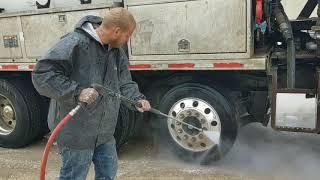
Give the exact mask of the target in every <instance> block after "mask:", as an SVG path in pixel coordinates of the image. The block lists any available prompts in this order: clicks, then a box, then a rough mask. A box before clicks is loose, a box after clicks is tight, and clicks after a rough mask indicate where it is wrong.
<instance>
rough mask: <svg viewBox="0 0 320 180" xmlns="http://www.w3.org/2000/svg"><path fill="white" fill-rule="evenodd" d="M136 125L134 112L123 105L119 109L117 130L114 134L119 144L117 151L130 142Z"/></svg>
mask: <svg viewBox="0 0 320 180" xmlns="http://www.w3.org/2000/svg"><path fill="white" fill-rule="evenodd" d="M134 124H135V122H134V112H133V111H131V110H129V109H128V108H127V107H125V106H124V105H121V106H120V109H119V116H118V122H117V126H116V130H115V133H114V137H115V139H116V143H117V149H119V148H120V147H121V146H122V145H123V144H125V143H126V142H128V140H129V138H130V136H131V135H132V131H133V128H134Z"/></svg>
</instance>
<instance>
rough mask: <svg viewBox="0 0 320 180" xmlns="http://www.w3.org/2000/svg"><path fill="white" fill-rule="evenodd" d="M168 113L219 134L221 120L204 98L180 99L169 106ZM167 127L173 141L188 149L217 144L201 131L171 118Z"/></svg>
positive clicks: (202, 149) (203, 147) (203, 149)
mask: <svg viewBox="0 0 320 180" xmlns="http://www.w3.org/2000/svg"><path fill="white" fill-rule="evenodd" d="M169 114H170V115H171V116H173V117H175V118H178V119H179V120H180V121H183V122H186V123H188V124H191V125H193V126H195V127H198V128H202V129H204V130H209V131H214V132H218V134H219V136H220V133H221V122H220V119H219V116H218V114H217V112H216V111H215V109H214V108H213V107H212V106H211V105H210V104H209V103H208V102H206V101H204V100H201V99H197V98H185V99H181V100H179V101H178V102H176V103H175V104H174V105H173V106H172V107H171V109H170V111H169ZM168 128H169V132H170V135H171V137H172V138H173V139H174V140H175V142H176V143H178V144H179V145H180V146H181V147H183V148H185V149H187V150H189V151H193V152H201V151H206V150H208V149H210V148H212V147H213V146H215V145H218V144H219V142H212V141H211V140H210V139H209V138H208V137H206V135H204V134H203V132H200V131H198V130H196V129H194V128H192V127H190V126H188V125H184V124H182V123H180V122H175V121H174V120H171V119H168Z"/></svg>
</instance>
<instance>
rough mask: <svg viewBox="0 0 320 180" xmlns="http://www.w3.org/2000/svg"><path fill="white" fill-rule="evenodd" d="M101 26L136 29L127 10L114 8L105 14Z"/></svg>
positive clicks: (132, 18)
mask: <svg viewBox="0 0 320 180" xmlns="http://www.w3.org/2000/svg"><path fill="white" fill-rule="evenodd" d="M102 25H103V26H104V27H105V28H110V27H114V26H118V27H120V28H121V29H124V30H129V29H131V28H135V27H136V21H135V19H134V17H133V15H132V14H131V13H130V12H129V11H128V10H127V9H125V8H122V7H116V8H112V9H110V11H108V12H107V13H106V15H105V16H104V18H103V20H102Z"/></svg>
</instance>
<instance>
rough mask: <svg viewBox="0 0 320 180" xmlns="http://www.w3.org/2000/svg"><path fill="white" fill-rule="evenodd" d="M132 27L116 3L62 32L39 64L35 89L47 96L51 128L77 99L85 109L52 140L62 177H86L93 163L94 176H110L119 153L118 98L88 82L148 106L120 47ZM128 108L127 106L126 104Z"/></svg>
mask: <svg viewBox="0 0 320 180" xmlns="http://www.w3.org/2000/svg"><path fill="white" fill-rule="evenodd" d="M135 26H136V22H135V20H134V18H133V16H132V15H131V14H130V13H129V12H128V11H127V10H126V9H124V8H114V9H111V10H110V12H107V13H106V15H105V17H104V18H103V19H101V18H100V17H96V16H86V17H84V18H83V19H81V20H80V22H78V24H77V25H76V27H75V30H74V32H71V33H68V34H67V35H65V36H63V37H62V38H61V39H60V41H59V42H58V43H57V44H56V45H54V46H53V47H52V48H51V49H50V50H49V51H48V52H47V53H46V55H45V56H44V57H43V58H42V59H41V60H40V61H39V62H38V63H37V65H36V67H35V69H34V72H33V73H32V80H33V84H34V86H35V88H36V89H37V91H38V92H39V93H40V94H41V95H44V96H47V97H49V98H51V102H50V109H49V115H48V124H49V127H50V129H51V130H52V129H53V128H54V127H55V126H56V125H57V124H58V123H59V121H60V119H61V118H62V117H63V116H65V115H66V114H67V113H68V112H69V111H70V110H71V109H72V108H74V107H75V106H76V105H77V103H79V102H84V103H86V104H87V106H85V108H84V109H83V110H82V111H80V112H79V113H78V114H76V115H75V116H74V119H73V120H71V121H69V122H68V123H67V124H66V126H65V127H64V128H63V129H62V130H61V131H60V133H59V134H58V136H57V138H56V140H57V143H58V149H59V152H60V154H61V159H62V167H61V170H60V180H65V179H72V180H84V179H86V176H87V173H88V170H89V167H90V165H91V162H93V164H94V168H95V179H114V178H115V176H116V171H117V154H116V148H115V139H114V137H113V134H114V131H115V126H116V123H117V117H118V111H119V106H120V100H119V99H118V98H116V97H105V96H99V93H98V92H97V91H96V90H95V89H93V88H91V87H90V85H91V84H92V83H98V84H101V85H103V86H105V87H108V88H110V89H112V90H113V91H115V92H118V93H121V94H122V95H124V96H126V97H129V98H132V99H134V100H136V101H139V102H140V103H141V104H142V108H138V107H135V108H136V109H137V110H138V111H140V112H143V111H148V110H149V109H150V104H149V102H148V101H147V100H145V97H144V96H143V95H142V94H141V93H140V92H139V89H138V86H137V84H136V83H135V82H133V81H132V80H131V75H130V72H129V69H128V64H129V63H128V58H127V56H126V54H125V52H124V51H123V50H122V49H121V48H120V47H121V46H122V45H124V44H125V43H126V42H127V41H128V39H129V37H130V36H131V35H132V33H133V31H134V29H135ZM127 106H128V107H129V108H134V107H131V106H130V105H128V104H127Z"/></svg>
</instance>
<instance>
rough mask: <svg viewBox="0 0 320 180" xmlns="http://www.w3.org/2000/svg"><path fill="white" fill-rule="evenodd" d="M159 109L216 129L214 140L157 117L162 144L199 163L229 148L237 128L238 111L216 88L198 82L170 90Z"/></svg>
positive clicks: (221, 153) (205, 161) (223, 152)
mask: <svg viewBox="0 0 320 180" xmlns="http://www.w3.org/2000/svg"><path fill="white" fill-rule="evenodd" d="M159 108H160V110H161V111H162V112H164V113H167V114H169V115H170V116H173V117H175V118H178V119H179V120H181V121H184V122H187V123H190V124H192V125H194V126H197V127H199V128H204V129H207V130H209V131H213V132H216V133H217V135H219V136H217V137H219V138H217V139H216V142H213V141H211V140H210V139H209V138H208V137H207V136H206V135H205V134H204V133H203V132H199V131H198V130H196V129H190V127H188V126H186V125H183V124H181V123H179V122H174V121H173V120H171V119H166V118H161V119H160V120H159V125H160V126H159V127H160V128H159V133H160V134H159V135H160V142H162V144H168V148H169V149H171V150H173V151H174V152H175V153H176V154H177V155H178V156H179V157H180V158H182V159H183V160H186V161H192V162H195V163H200V164H207V163H209V162H212V161H214V160H219V159H220V158H221V157H222V156H223V155H225V154H226V153H227V152H228V151H229V150H230V148H231V147H232V145H233V143H234V141H235V139H236V136H237V131H238V120H237V113H236V111H235V110H234V108H232V106H231V103H229V102H228V100H227V99H226V98H225V97H224V96H223V95H221V94H220V93H219V92H217V91H216V90H214V89H212V88H210V87H208V86H204V85H201V84H197V83H185V84H182V85H179V86H176V87H174V88H173V89H171V90H169V91H168V92H167V93H166V94H165V95H164V97H163V99H162V100H161V102H160V106H159Z"/></svg>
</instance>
